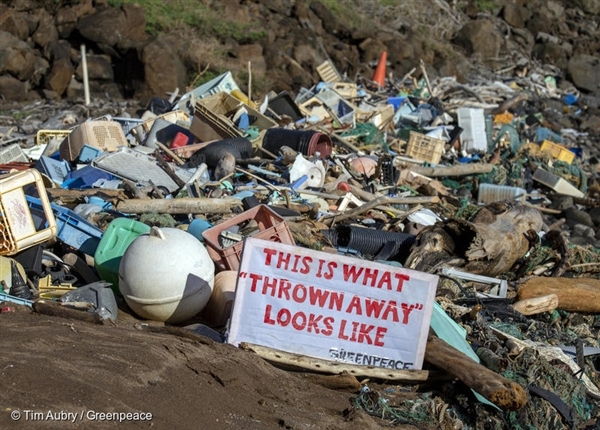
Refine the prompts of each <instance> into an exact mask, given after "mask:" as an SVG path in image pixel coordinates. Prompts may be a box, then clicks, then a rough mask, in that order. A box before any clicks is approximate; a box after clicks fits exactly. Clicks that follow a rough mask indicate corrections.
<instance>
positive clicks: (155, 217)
mask: <svg viewBox="0 0 600 430" xmlns="http://www.w3.org/2000/svg"><path fill="white" fill-rule="evenodd" d="M140 222H143V223H144V224H147V225H149V226H151V227H175V226H176V225H177V222H176V221H175V218H173V217H172V216H171V215H169V214H159V213H149V214H143V215H142V216H140Z"/></svg>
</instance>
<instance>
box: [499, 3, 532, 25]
mask: <svg viewBox="0 0 600 430" xmlns="http://www.w3.org/2000/svg"><path fill="white" fill-rule="evenodd" d="M502 18H503V19H504V21H506V23H507V24H508V25H510V26H512V27H515V28H525V23H526V22H527V20H528V19H529V18H531V11H530V10H529V9H527V8H525V7H523V6H520V5H517V4H514V3H508V4H506V5H505V6H504V8H503V9H502Z"/></svg>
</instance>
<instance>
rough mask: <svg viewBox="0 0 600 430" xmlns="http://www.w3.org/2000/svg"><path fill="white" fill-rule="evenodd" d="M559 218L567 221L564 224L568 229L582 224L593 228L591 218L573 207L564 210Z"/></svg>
mask: <svg viewBox="0 0 600 430" xmlns="http://www.w3.org/2000/svg"><path fill="white" fill-rule="evenodd" d="M561 216H562V217H564V218H565V219H566V220H567V222H566V224H567V225H568V226H569V227H573V226H575V224H583V225H585V226H587V227H593V226H594V223H593V221H592V217H591V216H590V215H589V214H588V213H587V212H584V211H582V210H579V209H577V208H575V207H573V206H572V207H569V208H567V209H565V210H564V211H563V213H562V215H561Z"/></svg>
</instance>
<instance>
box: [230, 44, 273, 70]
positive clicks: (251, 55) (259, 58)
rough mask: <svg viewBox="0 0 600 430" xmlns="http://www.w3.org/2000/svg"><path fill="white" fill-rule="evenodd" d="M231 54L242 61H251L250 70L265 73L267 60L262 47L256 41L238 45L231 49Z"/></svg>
mask: <svg viewBox="0 0 600 430" xmlns="http://www.w3.org/2000/svg"><path fill="white" fill-rule="evenodd" d="M232 53H233V55H234V56H235V57H236V58H237V59H238V60H240V61H241V62H243V63H248V62H251V65H252V71H253V72H258V73H266V71H267V62H266V61H265V57H264V56H263V47H262V46H261V45H259V44H257V43H254V44H251V45H239V46H237V47H235V48H234V49H233V50H232Z"/></svg>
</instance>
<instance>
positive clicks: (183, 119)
mask: <svg viewBox="0 0 600 430" xmlns="http://www.w3.org/2000/svg"><path fill="white" fill-rule="evenodd" d="M159 119H160V120H164V121H166V122H169V123H171V124H178V125H179V126H181V124H189V123H190V122H191V118H190V115H189V114H188V113H187V112H185V111H182V110H175V111H171V112H166V113H164V114H162V115H159V116H155V117H153V118H150V119H147V120H146V121H144V122H142V123H141V124H140V125H137V126H135V127H133V128H132V129H131V130H130V131H129V134H131V135H132V136H133V137H134V138H135V140H136V142H137V143H139V144H140V145H143V144H144V142H145V141H146V138H147V137H148V134H149V133H150V130H152V127H153V126H154V123H155V122H156V120H159ZM184 128H186V127H184ZM161 143H165V142H161Z"/></svg>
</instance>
